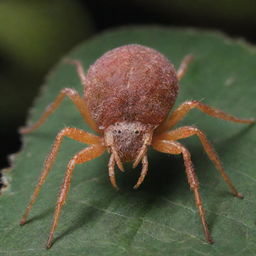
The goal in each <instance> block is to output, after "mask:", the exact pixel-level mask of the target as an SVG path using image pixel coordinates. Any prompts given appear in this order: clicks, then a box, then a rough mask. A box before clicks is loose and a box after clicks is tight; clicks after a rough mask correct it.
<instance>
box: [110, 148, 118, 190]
mask: <svg viewBox="0 0 256 256" xmlns="http://www.w3.org/2000/svg"><path fill="white" fill-rule="evenodd" d="M108 174H109V179H110V182H111V184H112V186H113V187H114V188H115V189H116V190H118V189H119V188H118V186H117V184H116V177H115V155H114V154H113V153H112V154H111V156H110V158H109V162H108Z"/></svg>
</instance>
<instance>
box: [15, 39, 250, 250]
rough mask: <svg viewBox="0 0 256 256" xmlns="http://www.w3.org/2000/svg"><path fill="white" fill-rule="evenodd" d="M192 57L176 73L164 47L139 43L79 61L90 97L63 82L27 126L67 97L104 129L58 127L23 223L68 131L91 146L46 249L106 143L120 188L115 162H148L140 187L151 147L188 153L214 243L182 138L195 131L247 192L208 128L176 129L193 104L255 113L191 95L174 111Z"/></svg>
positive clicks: (80, 159)
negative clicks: (85, 169)
mask: <svg viewBox="0 0 256 256" xmlns="http://www.w3.org/2000/svg"><path fill="white" fill-rule="evenodd" d="M190 60H191V56H187V57H186V58H185V59H184V60H183V61H182V63H181V66H180V68H179V69H178V71H177V73H176V71H175V69H174V67H173V66H172V64H171V63H170V61H168V60H167V59H166V58H165V57H164V56H163V55H162V54H161V53H159V52H157V51H156V50H153V49H151V48H148V47H145V46H141V45H135V44H133V45H126V46H122V47H119V48H116V49H114V50H111V51H109V52H107V53H106V54H104V55H103V56H102V57H100V58H99V59H98V60H97V61H96V62H95V63H94V64H93V65H92V66H91V67H90V69H89V71H88V73H87V74H85V73H84V70H83V67H82V64H81V63H80V62H79V61H72V63H74V64H75V65H76V67H77V72H78V74H79V77H80V79H81V83H82V84H83V86H84V96H85V97H84V99H83V98H82V97H80V95H79V94H78V93H77V92H76V91H75V90H73V89H70V88H65V89H63V90H62V91H61V92H60V94H59V95H58V96H57V98H56V99H55V101H54V102H53V103H52V104H51V105H50V106H49V107H48V108H47V109H46V111H45V112H44V113H43V115H42V116H41V118H40V119H39V120H38V122H36V123H35V124H34V125H32V126H30V127H26V128H23V129H22V130H21V132H22V133H29V132H31V131H33V130H35V129H36V128H38V127H39V126H40V125H41V124H43V123H44V121H45V120H46V119H47V117H48V116H49V115H50V114H51V113H52V112H53V111H54V110H55V109H56V108H57V107H58V105H59V104H60V103H61V101H62V100H63V98H64V97H65V96H68V97H69V98H70V99H71V100H72V101H73V103H74V104H75V105H76V107H77V108H78V110H79V111H80V113H81V115H82V117H83V118H84V120H85V122H86V123H88V124H89V125H90V127H91V128H92V129H93V130H94V131H95V132H97V133H99V136H97V135H94V134H91V133H88V132H86V131H83V130H79V129H76V128H70V127H66V128H64V129H63V130H61V131H60V132H59V133H58V135H57V137H56V139H55V142H54V144H53V147H52V150H51V152H50V154H49V156H48V158H47V160H46V161H45V166H44V169H43V171H42V174H41V176H40V179H39V182H38V184H37V186H36V188H35V190H34V193H33V195H32V198H31V200H30V202H29V204H28V207H27V208H26V211H25V213H24V215H23V217H22V219H21V222H20V224H21V225H23V224H25V223H26V220H27V217H28V214H29V212H30V210H31V208H32V205H33V203H34V202H35V200H36V198H37V196H38V193H39V191H40V189H41V187H42V185H43V184H44V182H45V180H46V177H47V175H48V173H49V171H50V169H51V166H52V164H53V163H54V160H55V158H56V155H57V153H58V151H59V148H60V145H61V142H62V140H63V138H64V137H65V136H66V137H69V138H71V139H74V140H77V141H79V142H82V143H84V144H86V145H87V146H86V147H85V148H84V149H83V150H81V151H80V152H78V153H77V154H76V155H75V156H73V158H72V159H71V160H70V161H69V163H68V166H67V170H66V174H65V178H64V182H63V185H62V187H61V191H60V194H59V198H58V201H57V204H56V209H55V213H54V219H53V224H52V228H51V231H50V236H49V239H48V242H47V248H50V247H51V245H52V240H53V234H54V231H55V229H56V227H57V224H58V220H59V216H60V213H61V208H62V206H63V204H64V202H65V200H66V197H67V193H68V190H69V187H70V183H71V176H72V173H73V170H74V168H75V165H76V164H81V163H84V162H87V161H89V160H91V159H94V158H96V157H98V156H100V155H101V154H103V152H104V151H105V150H107V151H108V152H109V153H110V154H111V155H110V159H109V164H108V172H109V177H110V181H111V183H112V185H113V186H114V187H115V188H118V187H117V184H116V180H115V169H114V167H115V164H117V165H118V167H119V169H120V170H122V171H123V165H122V162H124V161H134V163H133V167H136V166H137V165H138V163H139V162H141V163H142V171H141V174H140V177H139V179H138V181H137V183H136V185H135V186H134V188H138V187H139V186H140V184H141V183H142V182H143V180H144V178H145V176H146V174H147V171H148V158H147V149H148V147H149V146H152V147H153V148H154V149H156V150H158V151H160V152H163V153H168V154H181V155H182V156H183V159H184V163H185V170H186V174H187V178H188V183H189V185H190V188H191V190H193V192H194V196H195V202H196V205H197V207H198V211H199V215H200V218H201V222H202V225H203V230H204V233H205V237H206V240H207V241H208V242H209V243H212V238H211V235H210V232H209V230H208V226H207V223H206V218H205V212H204V208H203V206H202V200H201V196H200V193H199V182H198V179H197V175H196V173H195V171H194V168H193V164H192V161H191V157H190V153H189V151H188V149H187V148H186V147H184V146H183V145H182V144H181V143H179V142H178V140H180V139H183V138H187V137H190V136H193V135H196V136H198V138H199V139H200V141H201V143H202V145H203V147H204V150H205V151H206V153H207V155H208V157H209V158H210V160H211V161H212V162H213V164H214V165H215V167H216V169H217V170H218V171H219V172H220V174H221V175H222V177H223V178H224V180H225V182H226V183H227V185H228V186H229V188H230V190H231V192H232V193H233V194H234V195H235V196H236V197H239V198H242V195H241V194H240V193H238V191H237V190H236V188H235V187H234V185H233V184H232V182H231V180H230V178H229V177H228V175H227V174H226V172H225V171H224V168H223V166H222V164H221V162H220V160H219V158H218V155H217V154H216V153H215V151H214V149H213V147H212V146H211V144H210V143H209V141H208V140H207V138H206V136H205V134H204V133H203V132H202V131H201V130H199V129H198V128H196V127H193V126H183V127H180V128H177V129H174V130H170V129H171V128H172V127H174V126H175V125H176V124H178V123H179V121H180V120H182V119H183V118H184V116H185V115H186V114H187V113H188V112H189V111H190V110H191V109H193V108H197V109H199V110H200V111H202V112H204V113H206V114H208V115H211V116H214V117H216V118H221V119H224V120H229V121H233V122H238V123H248V124H249V123H252V122H253V120H250V119H247V120H246V119H239V118H236V117H234V116H232V115H229V114H227V113H225V112H223V111H220V110H217V109H214V108H212V107H210V106H208V105H205V104H203V103H201V102H199V101H187V102H184V103H183V104H182V105H180V107H178V108H177V109H176V110H175V111H173V112H172V113H171V114H170V116H169V117H167V115H168V112H169V111H170V109H171V108H172V106H173V104H174V102H175V99H176V97H177V93H178V81H179V80H180V79H181V78H182V76H183V75H184V73H185V71H186V69H187V65H188V63H189V62H190ZM166 117H167V118H166ZM164 120H165V121H164ZM88 145H89V146H88Z"/></svg>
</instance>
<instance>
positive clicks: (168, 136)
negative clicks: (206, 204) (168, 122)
mask: <svg viewBox="0 0 256 256" xmlns="http://www.w3.org/2000/svg"><path fill="white" fill-rule="evenodd" d="M193 135H196V136H198V138H199V139H200V141H201V143H202V145H203V148H204V150H205V152H206V153H207V155H208V157H209V159H210V160H211V161H212V162H213V164H214V165H215V167H216V169H217V170H218V171H219V173H220V174H221V176H222V177H223V179H224V181H225V182H226V183H227V185H228V187H229V189H230V191H231V193H232V194H233V195H234V196H236V197H239V198H243V195H242V194H240V193H239V192H238V191H237V190H236V188H235V186H234V185H233V183H232V181H231V179H230V178H229V177H228V175H227V174H226V172H225V170H224V168H223V166H222V164H221V161H220V159H219V157H218V155H217V154H216V152H215V151H214V149H213V147H212V145H211V144H210V142H209V141H208V140H207V137H206V135H205V134H204V133H203V132H202V131H201V130H199V129H198V128H196V127H193V126H184V127H180V128H178V129H176V130H173V131H170V132H167V133H163V134H161V135H159V137H158V139H161V140H180V139H184V138H187V137H190V136H193Z"/></svg>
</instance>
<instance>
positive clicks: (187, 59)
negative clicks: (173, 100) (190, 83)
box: [177, 55, 194, 80]
mask: <svg viewBox="0 0 256 256" xmlns="http://www.w3.org/2000/svg"><path fill="white" fill-rule="evenodd" d="M193 59H194V56H193V55H187V56H185V58H184V59H183V60H182V61H181V64H180V66H179V69H178V70H177V77H178V80H181V78H182V77H183V76H184V75H185V73H186V71H187V69H188V65H189V63H190V62H191V61H192V60H193Z"/></svg>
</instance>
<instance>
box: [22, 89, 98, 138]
mask: <svg viewBox="0 0 256 256" xmlns="http://www.w3.org/2000/svg"><path fill="white" fill-rule="evenodd" d="M65 96H68V97H69V98H70V99H71V100H72V102H73V103H74V104H75V105H76V107H77V108H78V110H79V111H80V113H81V115H82V117H83V118H84V120H85V122H86V123H87V124H88V125H89V126H90V127H91V128H92V129H93V130H94V131H96V132H99V133H100V131H99V129H98V127H97V125H96V124H95V122H94V121H93V119H92V118H91V116H90V113H89V110H88V108H87V105H86V104H85V101H84V99H82V98H81V96H80V95H79V94H78V92H77V91H75V90H73V89H70V88H65V89H63V90H61V92H60V94H59V95H58V96H57V98H56V99H55V100H54V101H53V102H52V103H51V104H50V105H49V106H48V107H47V108H46V110H45V111H44V113H43V114H42V116H41V117H40V118H39V120H38V121H37V122H36V123H34V124H33V125H31V126H28V127H24V128H21V129H20V132H21V133H23V134H24V133H30V132H32V131H34V130H35V129H37V128H38V127H39V126H41V125H42V124H43V123H44V122H45V121H46V119H47V118H48V116H49V115H50V114H52V113H53V112H54V111H55V109H56V108H57V107H58V106H59V105H60V103H61V102H62V100H63V99H64V97H65Z"/></svg>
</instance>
